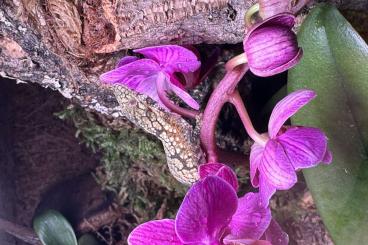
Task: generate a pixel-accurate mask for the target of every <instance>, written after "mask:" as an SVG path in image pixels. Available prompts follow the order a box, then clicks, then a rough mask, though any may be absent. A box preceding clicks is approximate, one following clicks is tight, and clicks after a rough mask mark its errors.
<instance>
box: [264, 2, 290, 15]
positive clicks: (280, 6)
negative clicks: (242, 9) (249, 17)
mask: <svg viewBox="0 0 368 245" xmlns="http://www.w3.org/2000/svg"><path fill="white" fill-rule="evenodd" d="M289 10H290V0H259V15H260V16H261V17H262V18H263V19H267V18H269V17H271V16H274V15H277V14H281V13H285V12H288V11H289Z"/></svg>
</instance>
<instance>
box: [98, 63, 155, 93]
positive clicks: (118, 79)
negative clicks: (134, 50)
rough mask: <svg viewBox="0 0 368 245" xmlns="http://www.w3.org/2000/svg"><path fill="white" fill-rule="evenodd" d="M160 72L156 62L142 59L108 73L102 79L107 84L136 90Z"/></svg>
mask: <svg viewBox="0 0 368 245" xmlns="http://www.w3.org/2000/svg"><path fill="white" fill-rule="evenodd" d="M159 71H160V67H159V65H158V64H157V63H156V62H154V61H152V60H148V59H142V60H137V61H134V62H131V63H129V64H126V65H123V66H120V67H118V68H116V69H114V70H112V71H109V72H106V73H104V74H102V75H101V76H100V79H101V80H102V81H103V82H105V83H109V84H114V83H120V84H123V85H126V86H127V87H129V88H131V89H135V88H136V87H137V86H138V84H139V83H140V82H141V81H143V80H145V79H147V78H149V77H151V76H153V75H155V74H157V72H159Z"/></svg>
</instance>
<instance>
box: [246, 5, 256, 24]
mask: <svg viewBox="0 0 368 245" xmlns="http://www.w3.org/2000/svg"><path fill="white" fill-rule="evenodd" d="M258 11H259V3H256V4H254V5H253V6H252V7H250V8H249V9H248V11H247V12H246V13H245V16H244V21H245V26H246V27H247V28H250V27H251V26H252V25H253V23H252V17H253V15H254V14H255V13H257V12H258Z"/></svg>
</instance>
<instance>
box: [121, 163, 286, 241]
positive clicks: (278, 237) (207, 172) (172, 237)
mask: <svg viewBox="0 0 368 245" xmlns="http://www.w3.org/2000/svg"><path fill="white" fill-rule="evenodd" d="M201 168H202V170H200V172H202V174H203V175H202V179H201V180H200V181H199V182H197V183H196V184H194V185H193V186H192V187H191V188H190V190H189V191H188V193H187V194H186V196H185V198H184V201H183V203H182V204H181V206H180V208H179V211H178V213H177V215H176V219H175V220H171V219H164V220H156V221H150V222H147V223H144V224H142V225H140V226H138V227H137V228H135V229H134V230H133V231H132V233H131V234H130V235H129V238H128V244H130V245H143V244H152V245H158V244H160V245H169V244H170V245H172V244H174V245H184V244H193V245H194V244H196V245H222V244H229V245H230V244H238V245H241V244H254V245H256V244H259V245H262V244H263V245H270V244H271V243H272V244H280V245H282V244H287V241H288V237H287V235H286V234H285V233H284V232H282V230H281V229H279V227H278V226H277V224H276V226H275V222H274V221H272V222H271V212H270V209H269V208H267V207H261V206H259V205H258V204H259V200H258V194H256V193H248V194H246V195H245V196H244V197H242V198H239V199H238V197H237V195H236V192H235V189H234V187H233V185H234V183H235V182H236V186H237V180H236V177H235V174H234V173H233V172H232V170H231V169H230V168H229V167H227V166H225V165H223V164H219V163H216V164H211V165H208V164H205V165H204V166H202V167H201ZM221 176H225V178H224V179H223V178H222V177H221ZM233 178H235V179H233ZM228 181H229V182H228ZM270 223H271V225H270ZM262 236H263V237H264V238H265V239H270V240H269V241H266V240H259V239H260V238H261V237H262ZM274 241H275V243H274ZM277 241H281V243H277ZM270 242H271V243H270Z"/></svg>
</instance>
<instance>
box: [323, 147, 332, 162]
mask: <svg viewBox="0 0 368 245" xmlns="http://www.w3.org/2000/svg"><path fill="white" fill-rule="evenodd" d="M332 158H333V157H332V153H331V151H329V150H327V151H326V152H325V155H324V156H323V159H322V163H325V164H330V163H331V162H332Z"/></svg>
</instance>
